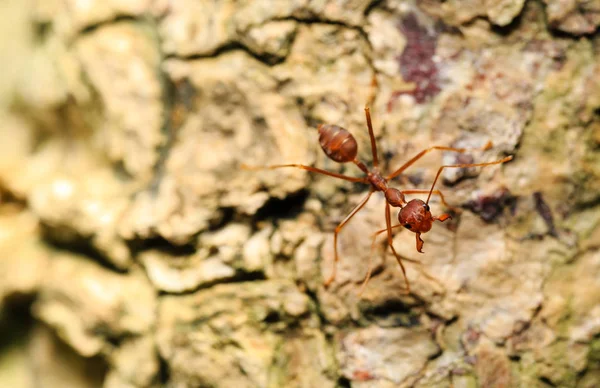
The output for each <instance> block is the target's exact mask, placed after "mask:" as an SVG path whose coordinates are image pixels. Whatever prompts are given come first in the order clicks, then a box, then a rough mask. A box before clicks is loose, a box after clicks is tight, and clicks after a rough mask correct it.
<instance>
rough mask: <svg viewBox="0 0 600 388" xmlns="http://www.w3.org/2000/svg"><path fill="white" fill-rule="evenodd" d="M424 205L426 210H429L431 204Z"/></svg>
mask: <svg viewBox="0 0 600 388" xmlns="http://www.w3.org/2000/svg"><path fill="white" fill-rule="evenodd" d="M423 207H424V208H425V210H427V211H429V205H428V204H426V203H425V204H423Z"/></svg>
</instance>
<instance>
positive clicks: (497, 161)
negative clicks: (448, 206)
mask: <svg viewBox="0 0 600 388" xmlns="http://www.w3.org/2000/svg"><path fill="white" fill-rule="evenodd" d="M512 158H513V157H512V155H511V156H507V157H506V158H503V159H500V160H496V161H494V162H487V163H469V164H449V165H445V166H442V167H440V168H439V169H438V172H437V174H436V175H435V179H434V180H433V184H432V185H431V190H429V195H428V196H427V201H425V203H426V204H428V203H429V199H430V198H431V193H433V188H434V187H435V184H436V182H437V180H438V178H439V177H440V174H441V173H442V171H443V170H444V169H445V168H465V167H483V166H491V165H493V164H501V163H504V162H508V161H509V160H512Z"/></svg>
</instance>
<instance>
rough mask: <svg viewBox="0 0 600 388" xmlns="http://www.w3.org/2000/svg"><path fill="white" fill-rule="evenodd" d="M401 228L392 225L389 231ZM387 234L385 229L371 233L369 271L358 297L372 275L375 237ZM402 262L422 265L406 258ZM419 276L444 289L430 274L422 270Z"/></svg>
mask: <svg viewBox="0 0 600 388" xmlns="http://www.w3.org/2000/svg"><path fill="white" fill-rule="evenodd" d="M400 227H402V225H401V224H398V225H393V226H392V227H391V229H396V228H400ZM384 232H387V228H385V229H381V230H378V231H377V232H375V233H373V241H372V242H371V254H370V256H369V270H368V271H367V276H366V277H365V280H364V281H363V283H362V285H361V286H360V290H359V291H358V295H359V296H360V295H362V293H363V291H364V290H365V288H366V286H367V283H368V282H369V280H370V279H371V274H372V273H373V267H372V259H371V258H372V257H373V251H374V250H375V243H376V239H377V236H379V235H380V234H381V233H384ZM403 260H406V261H408V262H409V263H414V264H418V265H423V263H422V262H421V261H419V260H414V259H411V258H408V257H405V258H403ZM421 274H422V275H423V276H425V277H426V278H427V279H429V280H431V281H433V282H435V283H437V284H438V285H439V286H440V287H441V288H444V285H443V284H442V283H441V282H440V281H439V280H438V279H436V278H435V277H433V276H431V275H430V274H428V273H427V271H425V270H423V271H422V272H421Z"/></svg>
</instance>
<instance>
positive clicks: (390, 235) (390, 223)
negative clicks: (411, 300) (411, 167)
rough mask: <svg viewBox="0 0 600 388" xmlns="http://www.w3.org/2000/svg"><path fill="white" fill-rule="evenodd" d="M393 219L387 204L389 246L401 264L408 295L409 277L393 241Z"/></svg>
mask: <svg viewBox="0 0 600 388" xmlns="http://www.w3.org/2000/svg"><path fill="white" fill-rule="evenodd" d="M391 218H392V217H391V215H390V204H389V203H387V202H386V203H385V225H386V228H387V239H388V245H389V246H390V248H392V253H394V256H395V257H396V260H397V261H398V264H400V268H401V269H402V274H403V275H404V281H405V282H406V293H407V294H410V283H409V282H408V277H407V276H406V269H405V268H404V264H402V259H401V258H400V255H398V253H397V252H396V249H395V248H394V240H393V239H392V221H391Z"/></svg>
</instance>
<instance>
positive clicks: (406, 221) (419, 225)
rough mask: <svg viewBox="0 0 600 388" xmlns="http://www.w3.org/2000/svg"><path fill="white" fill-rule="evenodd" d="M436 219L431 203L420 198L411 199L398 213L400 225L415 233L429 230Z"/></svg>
mask: <svg viewBox="0 0 600 388" xmlns="http://www.w3.org/2000/svg"><path fill="white" fill-rule="evenodd" d="M434 219H435V218H434V217H433V216H432V215H431V211H430V210H429V205H428V204H426V203H425V202H423V201H421V200H420V199H413V200H411V201H409V202H408V203H407V204H406V206H404V207H403V208H402V209H401V210H400V212H399V213H398V221H399V222H400V225H402V226H404V227H405V228H406V229H408V230H410V231H411V232H415V233H426V232H429V230H431V225H432V224H433V220H434Z"/></svg>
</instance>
